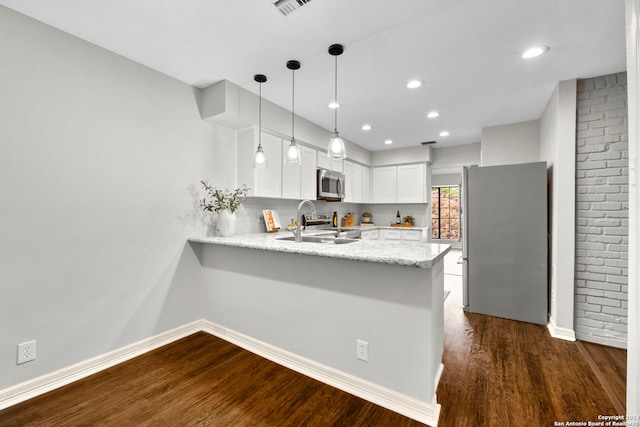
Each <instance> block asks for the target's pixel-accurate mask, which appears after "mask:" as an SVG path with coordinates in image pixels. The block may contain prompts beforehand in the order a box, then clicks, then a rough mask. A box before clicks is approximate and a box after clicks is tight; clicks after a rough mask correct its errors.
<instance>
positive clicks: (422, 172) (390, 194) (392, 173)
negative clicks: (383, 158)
mask: <svg viewBox="0 0 640 427" xmlns="http://www.w3.org/2000/svg"><path fill="white" fill-rule="evenodd" d="M427 180H428V177H427V165H426V164H425V163H416V164H410V165H399V166H383V167H374V168H373V186H372V187H373V203H428V201H429V200H428V199H427Z"/></svg>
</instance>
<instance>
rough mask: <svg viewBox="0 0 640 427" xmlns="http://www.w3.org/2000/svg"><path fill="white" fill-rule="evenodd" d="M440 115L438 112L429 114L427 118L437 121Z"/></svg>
mask: <svg viewBox="0 0 640 427" xmlns="http://www.w3.org/2000/svg"><path fill="white" fill-rule="evenodd" d="M439 115H440V113H438V112H437V111H432V112H430V113H429V114H427V117H429V118H430V119H435V118H436V117H438V116H439Z"/></svg>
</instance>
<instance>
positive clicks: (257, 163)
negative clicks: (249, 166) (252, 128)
mask: <svg viewBox="0 0 640 427" xmlns="http://www.w3.org/2000/svg"><path fill="white" fill-rule="evenodd" d="M268 166H269V162H268V161H267V156H265V155H264V151H262V145H258V149H257V150H256V153H255V154H254V155H253V167H254V168H266V167H268Z"/></svg>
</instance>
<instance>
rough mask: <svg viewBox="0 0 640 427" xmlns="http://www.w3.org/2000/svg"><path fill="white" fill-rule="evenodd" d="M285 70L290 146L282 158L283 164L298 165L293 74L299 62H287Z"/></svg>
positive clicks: (298, 148) (298, 150)
mask: <svg viewBox="0 0 640 427" xmlns="http://www.w3.org/2000/svg"><path fill="white" fill-rule="evenodd" d="M287 68H288V69H290V70H291V88H292V90H291V144H289V147H287V151H286V153H285V156H284V162H285V163H287V164H294V165H299V164H300V147H299V146H298V144H297V143H296V138H295V136H294V130H295V126H294V123H295V116H296V114H295V95H296V78H295V73H296V70H298V69H300V62H299V61H294V60H291V61H287Z"/></svg>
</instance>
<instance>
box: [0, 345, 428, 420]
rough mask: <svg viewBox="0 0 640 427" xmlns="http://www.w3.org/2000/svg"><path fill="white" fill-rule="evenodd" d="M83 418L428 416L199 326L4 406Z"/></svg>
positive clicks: (30, 413) (35, 415)
mask: <svg viewBox="0 0 640 427" xmlns="http://www.w3.org/2000/svg"><path fill="white" fill-rule="evenodd" d="M372 420H375V424H371V423H372ZM80 425H82V426H225V427H226V426H370V425H381V426H406V427H411V426H422V425H423V424H421V423H419V422H417V421H414V420H411V419H409V418H406V417H404V416H402V415H399V414H397V413H395V412H392V411H389V410H386V409H384V408H381V407H379V406H376V405H374V404H372V403H369V402H367V401H365V400H362V399H360V398H357V397H355V396H352V395H350V394H348V393H345V392H342V391H340V390H337V389H335V388H333V387H330V386H328V385H325V384H323V383H320V382H318V381H315V380H313V379H311V378H308V377H305V376H303V375H300V374H298V373H296V372H294V371H291V370H289V369H287V368H284V367H282V366H279V365H277V364H275V363H273V362H270V361H268V360H266V359H263V358H261V357H259V356H256V355H254V354H252V353H249V352H248V351H245V350H243V349H241V348H239V347H236V346H234V345H232V344H230V343H227V342H226V341H223V340H221V339H219V338H216V337H214V336H211V335H209V334H206V333H197V334H195V335H192V336H190V337H187V338H184V339H182V340H179V341H176V342H174V343H172V344H170V345H167V346H164V347H162V348H160V349H158V350H155V351H152V352H150V353H147V354H145V355H142V356H139V357H137V358H135V359H133V360H130V361H127V362H125V363H122V364H120V365H118V366H115V367H113V368H110V369H108V370H105V371H103V372H100V373H97V374H95V375H92V376H91V377H88V378H85V379H83V380H80V381H77V382H75V383H73V384H70V385H68V386H65V387H62V388H60V389H58V390H54V391H52V392H50V393H47V394H45V395H42V396H39V397H36V398H33V399H31V400H29V401H27V402H23V403H21V404H18V405H14V406H12V407H10V408H7V409H5V410H3V411H0V426H2V427H8V426H80Z"/></svg>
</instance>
